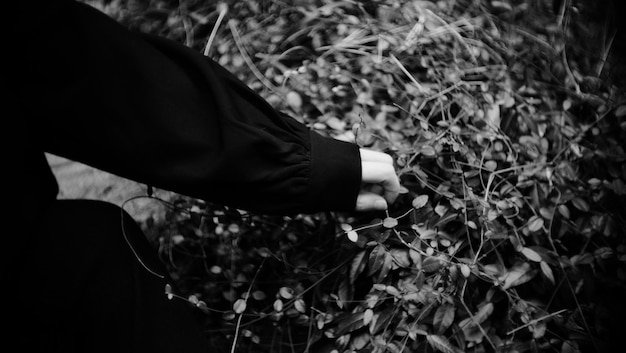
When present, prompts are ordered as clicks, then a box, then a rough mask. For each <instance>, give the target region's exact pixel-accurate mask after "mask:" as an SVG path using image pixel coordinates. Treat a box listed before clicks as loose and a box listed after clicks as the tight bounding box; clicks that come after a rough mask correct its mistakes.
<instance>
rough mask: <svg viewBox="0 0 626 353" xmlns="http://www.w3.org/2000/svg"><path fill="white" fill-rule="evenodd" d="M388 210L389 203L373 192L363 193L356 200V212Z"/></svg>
mask: <svg viewBox="0 0 626 353" xmlns="http://www.w3.org/2000/svg"><path fill="white" fill-rule="evenodd" d="M386 209H387V201H386V200H385V199H384V198H383V197H382V196H380V195H378V194H375V193H372V192H361V193H360V194H359V195H358V196H357V198H356V207H355V210H357V211H359V212H363V211H384V210H386Z"/></svg>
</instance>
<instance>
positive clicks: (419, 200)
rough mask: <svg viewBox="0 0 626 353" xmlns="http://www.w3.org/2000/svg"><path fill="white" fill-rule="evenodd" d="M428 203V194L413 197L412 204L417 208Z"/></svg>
mask: <svg viewBox="0 0 626 353" xmlns="http://www.w3.org/2000/svg"><path fill="white" fill-rule="evenodd" d="M427 203H428V195H420V196H418V197H416V198H414V199H413V201H412V203H411V204H412V205H413V207H414V208H416V209H420V208H422V207H424V206H425V205H426V204H427Z"/></svg>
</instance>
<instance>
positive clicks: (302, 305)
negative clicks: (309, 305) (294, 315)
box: [293, 298, 306, 314]
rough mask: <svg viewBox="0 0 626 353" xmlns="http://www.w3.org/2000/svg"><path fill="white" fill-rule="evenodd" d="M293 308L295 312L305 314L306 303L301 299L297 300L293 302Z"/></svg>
mask: <svg viewBox="0 0 626 353" xmlns="http://www.w3.org/2000/svg"><path fill="white" fill-rule="evenodd" d="M293 306H294V307H295V308H296V311H298V312H299V313H302V314H304V313H306V303H305V302H304V300H303V299H302V298H299V299H297V300H296V301H295V302H293Z"/></svg>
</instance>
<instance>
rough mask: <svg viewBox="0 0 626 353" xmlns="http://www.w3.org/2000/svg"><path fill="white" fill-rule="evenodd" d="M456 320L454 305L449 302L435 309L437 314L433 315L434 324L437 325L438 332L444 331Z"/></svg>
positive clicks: (436, 330)
mask: <svg viewBox="0 0 626 353" xmlns="http://www.w3.org/2000/svg"><path fill="white" fill-rule="evenodd" d="M453 321H454V306H452V305H449V304H444V305H441V306H440V307H439V308H437V311H435V316H434V317H433V325H434V326H435V332H437V333H438V334H441V333H443V332H444V331H445V330H447V329H448V327H450V325H452V322H453Z"/></svg>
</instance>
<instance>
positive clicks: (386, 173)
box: [356, 149, 401, 211]
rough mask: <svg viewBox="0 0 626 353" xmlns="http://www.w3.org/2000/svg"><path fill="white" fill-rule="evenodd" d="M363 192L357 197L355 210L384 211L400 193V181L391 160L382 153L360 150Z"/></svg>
mask: <svg viewBox="0 0 626 353" xmlns="http://www.w3.org/2000/svg"><path fill="white" fill-rule="evenodd" d="M360 153H361V167H362V182H363V190H362V191H361V193H360V194H359V195H358V197H357V204H356V210H357V211H368V210H386V209H387V207H388V205H389V204H390V203H392V202H394V201H395V200H396V198H397V197H398V195H399V193H400V189H401V187H400V180H399V179H398V176H397V174H396V171H395V168H394V165H393V159H392V158H391V156H390V155H388V154H386V153H382V152H377V151H372V150H367V149H360Z"/></svg>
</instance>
